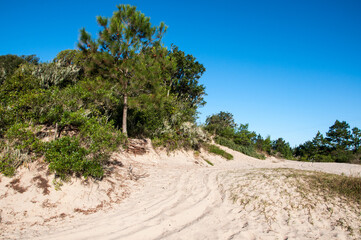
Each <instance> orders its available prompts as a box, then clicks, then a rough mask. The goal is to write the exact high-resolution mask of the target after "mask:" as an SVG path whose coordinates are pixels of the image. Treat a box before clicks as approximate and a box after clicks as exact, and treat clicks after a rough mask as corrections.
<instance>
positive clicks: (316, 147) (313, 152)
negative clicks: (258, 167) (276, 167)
mask: <svg viewBox="0 0 361 240" xmlns="http://www.w3.org/2000/svg"><path fill="white" fill-rule="evenodd" d="M205 129H206V130H207V131H208V132H210V133H211V134H213V136H214V140H215V142H216V143H218V144H220V145H223V146H226V147H229V148H231V149H233V150H236V151H239V152H242V153H244V154H247V155H249V156H253V157H256V158H260V159H264V157H265V154H266V155H273V156H277V157H282V158H287V159H295V160H301V161H317V162H347V163H360V162H361V159H360V157H361V149H360V145H361V131H360V129H358V128H357V127H354V128H352V130H350V126H349V124H348V123H346V122H345V121H342V122H340V121H338V120H336V121H335V123H334V124H333V125H332V126H331V127H330V128H329V131H328V132H327V133H326V137H324V136H323V135H322V134H321V133H320V132H318V133H317V134H316V136H315V137H314V138H313V139H312V141H307V142H305V143H303V144H301V145H299V146H297V147H295V148H291V147H290V144H289V143H288V142H286V141H285V140H284V139H283V138H278V139H276V140H273V141H272V140H271V138H270V137H269V136H268V137H267V138H263V137H262V136H261V135H260V134H257V133H256V132H254V131H249V130H248V124H240V125H237V124H236V123H235V121H234V119H233V115H232V114H231V113H227V112H220V113H218V114H214V115H212V116H209V117H208V118H207V120H206V126H205Z"/></svg>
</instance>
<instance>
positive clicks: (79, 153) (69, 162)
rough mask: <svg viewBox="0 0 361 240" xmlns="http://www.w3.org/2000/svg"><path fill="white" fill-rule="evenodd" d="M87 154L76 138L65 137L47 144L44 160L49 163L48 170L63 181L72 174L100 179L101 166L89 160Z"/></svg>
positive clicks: (101, 173) (102, 172)
mask: <svg viewBox="0 0 361 240" xmlns="http://www.w3.org/2000/svg"><path fill="white" fill-rule="evenodd" d="M88 154H89V151H88V150H86V149H85V148H83V147H81V146H80V143H79V140H78V139H77V138H75V137H68V136H65V137H62V138H59V139H56V140H55V141H52V142H49V143H48V144H47V146H46V152H45V159H46V161H47V162H49V169H50V170H51V171H54V172H55V174H56V176H59V177H60V178H61V179H63V180H64V179H66V177H67V176H69V175H72V174H73V173H75V174H76V175H83V176H84V177H88V176H91V177H94V178H96V179H101V178H102V177H103V174H104V171H103V167H102V165H101V164H100V163H98V162H96V161H93V160H90V159H89V158H88V157H87V155H88Z"/></svg>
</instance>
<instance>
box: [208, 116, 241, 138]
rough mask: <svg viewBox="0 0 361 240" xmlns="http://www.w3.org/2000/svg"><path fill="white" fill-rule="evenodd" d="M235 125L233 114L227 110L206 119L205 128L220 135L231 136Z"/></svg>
mask: <svg viewBox="0 0 361 240" xmlns="http://www.w3.org/2000/svg"><path fill="white" fill-rule="evenodd" d="M236 127H237V124H236V123H235V122H234V119H233V114H232V113H229V112H222V111H221V112H219V113H218V114H213V115H212V116H209V117H207V119H206V130H207V131H209V132H213V133H214V134H218V135H220V136H222V137H233V135H234V131H235V128H236Z"/></svg>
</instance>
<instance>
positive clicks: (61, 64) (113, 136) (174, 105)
mask: <svg viewBox="0 0 361 240" xmlns="http://www.w3.org/2000/svg"><path fill="white" fill-rule="evenodd" d="M117 8H118V9H117V11H116V12H114V15H113V16H112V17H111V18H105V17H98V18H97V20H98V23H99V25H100V28H101V31H100V32H99V35H98V38H97V39H92V38H91V36H90V34H89V33H87V32H86V31H85V29H81V31H80V41H79V44H78V45H79V50H64V51H62V52H60V53H59V54H58V55H57V56H56V58H55V59H54V60H53V61H52V62H50V63H40V62H39V59H38V58H36V57H35V56H34V55H31V56H20V57H19V56H15V55H6V56H0V85H1V88H0V100H1V101H0V102H1V104H0V172H2V173H3V174H5V175H7V176H11V175H13V174H14V173H15V171H16V168H17V167H19V166H20V165H22V164H26V163H29V162H31V161H34V160H35V159H43V160H44V161H45V162H48V163H49V169H50V170H51V171H53V172H54V173H55V174H56V176H57V177H60V178H61V179H65V178H67V177H68V176H69V175H73V174H75V175H78V176H80V175H82V176H84V177H93V178H96V179H101V178H102V177H103V175H104V169H105V166H106V165H107V163H108V160H109V157H110V155H111V153H112V152H113V151H115V150H116V149H118V147H119V146H120V145H121V144H123V145H124V147H126V142H127V137H128V136H129V137H133V138H136V137H144V138H145V137H146V138H151V139H153V142H154V143H155V144H156V145H157V146H165V147H168V148H169V149H175V148H179V147H187V148H194V149H197V148H199V147H200V144H201V143H202V142H203V141H205V140H206V139H207V138H206V135H205V134H204V133H203V131H202V130H201V129H199V128H197V127H196V126H195V124H194V122H195V118H196V113H197V108H198V107H199V106H202V105H204V104H205V102H204V99H203V96H204V95H205V88H204V86H203V85H201V84H200V83H199V78H200V77H201V76H202V74H203V72H204V71H205V68H204V67H203V65H202V64H200V63H198V62H197V61H196V59H195V58H194V57H193V56H192V55H189V54H185V53H184V52H183V51H181V50H179V48H178V47H176V46H172V48H171V49H166V48H165V47H163V45H162V42H161V40H162V37H163V35H164V33H165V30H166V26H165V25H164V24H163V23H161V24H160V25H159V26H152V25H151V23H150V19H149V18H148V17H146V16H144V14H142V13H141V12H140V11H137V10H136V8H135V7H132V6H129V5H119V6H117Z"/></svg>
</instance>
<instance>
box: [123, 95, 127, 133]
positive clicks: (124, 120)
mask: <svg viewBox="0 0 361 240" xmlns="http://www.w3.org/2000/svg"><path fill="white" fill-rule="evenodd" d="M123 102H124V107H123V122H122V132H123V134H124V135H125V136H126V137H127V136H128V133H127V112H128V95H127V94H126V93H125V94H124V98H123Z"/></svg>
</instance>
